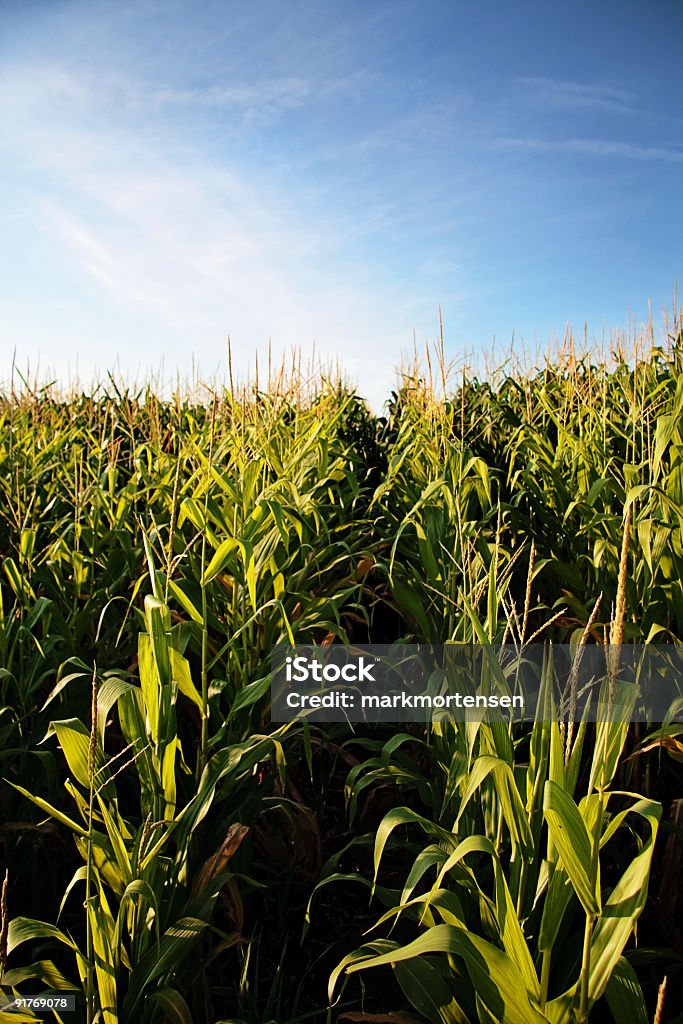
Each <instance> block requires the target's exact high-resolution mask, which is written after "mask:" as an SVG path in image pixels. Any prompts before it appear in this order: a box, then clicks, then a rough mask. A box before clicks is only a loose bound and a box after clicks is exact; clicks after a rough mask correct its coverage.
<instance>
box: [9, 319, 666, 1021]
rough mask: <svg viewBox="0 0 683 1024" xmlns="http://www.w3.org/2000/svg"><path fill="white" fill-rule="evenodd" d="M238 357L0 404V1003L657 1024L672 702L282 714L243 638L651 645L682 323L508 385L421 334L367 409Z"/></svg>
mask: <svg viewBox="0 0 683 1024" xmlns="http://www.w3.org/2000/svg"><path fill="white" fill-rule="evenodd" d="M269 378H270V379H269V380H268V382H267V383H266V384H265V386H264V385H263V382H262V385H261V386H259V384H258V383H255V384H254V383H252V384H247V385H244V386H239V387H236V386H234V385H230V386H228V387H213V388H206V389H205V390H204V391H203V392H202V393H201V394H197V393H189V392H188V393H187V394H183V393H181V392H180V391H179V392H178V393H177V394H175V395H174V396H173V397H171V398H168V399H162V398H160V397H159V396H158V395H157V394H155V392H154V391H153V390H152V389H151V388H146V389H142V390H139V391H134V390H131V389H130V388H128V389H126V388H123V387H121V386H117V385H116V384H115V383H114V382H113V380H112V379H111V378H110V379H109V384H108V385H107V386H106V387H104V386H102V387H100V388H96V389H91V391H90V392H88V393H76V392H74V393H72V394H69V395H68V396H61V395H59V394H58V393H57V392H56V391H55V390H54V389H52V388H44V389H40V388H38V387H31V386H29V385H28V384H26V383H24V384H22V385H21V386H14V385H12V386H8V387H7V388H6V389H5V391H4V393H3V394H2V396H0V465H1V472H0V488H1V489H2V500H1V502H0V554H1V558H2V567H1V572H0V775H1V776H2V780H3V781H2V785H1V787H0V853H1V854H2V859H3V862H4V866H5V870H4V880H5V881H4V886H3V889H2V910H1V912H2V923H1V928H0V986H1V990H2V994H3V1000H4V1004H5V1005H7V1003H8V1002H9V1001H10V1000H11V999H12V998H13V997H15V996H17V995H20V996H25V995H31V994H35V993H44V992H48V991H49V992H52V993H55V992H69V993H75V995H76V1010H75V1013H60V1011H59V1010H54V1011H52V1012H51V1014H50V1019H53V1020H58V1021H62V1020H63V1021H65V1022H66V1024H69V1022H70V1021H76V1020H78V1021H85V1022H87V1024H95V1022H101V1024H118V1022H120V1024H137V1022H139V1021H142V1020H144V1021H146V1022H149V1024H164V1022H170V1021H173V1022H181V1024H266V1022H274V1024H294V1022H299V1021H311V1022H330V1024H331V1022H336V1021H339V1022H340V1024H343V1022H352V1021H356V1022H359V1021H368V1022H376V1024H380V1022H387V1024H391V1022H396V1024H411V1022H412V1024H425V1022H429V1024H544V1022H545V1024H565V1022H566V1024H572V1022H575V1024H586V1022H588V1021H591V1022H599V1021H613V1022H615V1024H647V1022H652V1021H656V1022H658V1024H667V1022H668V1024H674V1022H679V1024H680V1022H683V1012H681V1007H683V971H682V970H681V965H682V958H683V931H682V929H681V923H680V922H681V920H683V880H682V872H681V864H682V862H683V861H682V855H683V792H682V791H681V761H682V760H683V726H681V725H680V724H677V722H676V719H677V718H679V717H680V714H679V712H680V710H681V706H682V705H680V702H679V705H678V706H673V707H672V710H671V715H670V720H669V721H667V722H665V723H652V724H651V725H650V726H647V727H646V726H644V725H642V724H641V725H639V724H637V723H636V724H631V725H629V724H623V725H621V724H614V723H611V724H610V723H598V724H597V725H594V726H592V725H589V724H587V723H586V722H585V721H584V722H581V723H579V724H578V725H577V726H576V728H573V727H572V726H567V727H566V728H565V727H564V726H561V725H560V724H558V723H557V722H555V723H553V722H543V721H540V720H539V721H536V722H534V723H530V724H529V725H524V726H515V727H514V728H513V727H509V728H508V727H507V726H506V727H502V726H501V727H498V726H496V725H495V724H487V723H451V724H447V723H441V724H438V723H437V724H434V725H433V726H431V727H430V728H425V727H422V726H417V725H407V726H402V727H401V728H397V727H394V726H390V725H387V724H384V725H377V726H373V727H370V726H368V727H367V728H361V727H356V728H354V727H352V726H350V725H342V724H335V725H329V726H324V727H323V726H315V725H313V724H312V723H307V722H306V721H305V719H304V720H294V721H292V722H289V723H286V724H284V725H278V726H276V725H275V724H273V722H272V721H271V717H270V706H269V699H270V667H269V666H270V662H269V657H270V652H271V649H272V647H273V646H274V645H276V644H282V643H291V644H294V643H315V644H324V645H328V644H331V643H375V644H391V643H393V642H394V641H398V640H404V641H406V642H422V641H424V642H428V643H435V644H443V643H446V642H452V643H474V644H485V643H505V642H506V641H510V640H512V641H514V642H515V643H518V644H520V645H522V646H523V645H525V644H527V643H534V642H537V641H539V640H543V641H551V640H552V641H555V642H559V643H571V644H574V645H577V647H581V646H583V645H586V644H605V643H615V644H617V645H620V644H633V643H637V644H652V643H657V644H678V643H680V642H681V641H682V640H683V318H681V317H680V316H678V317H675V318H674V326H673V328H671V327H670V328H669V329H668V332H667V334H666V337H665V340H664V341H663V342H662V343H661V344H659V345H655V344H654V341H653V339H652V338H651V337H649V336H646V335H643V336H641V337H639V338H636V339H634V340H631V342H630V344H627V343H626V341H624V340H622V341H621V342H619V341H617V342H616V343H614V344H613V345H612V347H611V349H610V350H609V351H607V352H599V353H598V352H596V351H593V350H586V351H579V349H578V347H577V346H574V345H573V344H570V343H567V344H566V345H565V346H564V348H563V350H561V351H559V352H557V353H555V354H554V355H552V356H548V357H547V358H546V359H545V361H544V363H543V365H542V367H541V368H540V369H538V368H536V369H533V370H526V369H524V368H522V367H521V366H514V365H511V364H509V363H508V364H507V365H506V366H505V367H503V368H501V369H498V370H495V371H493V372H490V373H487V374H476V373H474V372H473V371H471V370H468V369H467V368H461V369H460V370H459V371H457V372H453V371H450V370H449V368H448V367H447V366H446V365H445V362H444V358H443V353H442V352H441V351H436V352H432V353H428V357H427V359H426V361H425V362H424V364H423V365H421V366H420V365H418V364H417V363H416V364H415V365H414V366H413V365H411V366H409V367H407V368H404V370H403V372H402V376H401V378H400V384H399V385H398V386H397V389H396V391H395V392H394V394H393V395H392V397H391V399H390V401H389V402H388V403H387V407H386V415H383V416H376V415H374V414H373V413H372V412H371V411H370V410H369V409H368V407H367V406H366V404H365V403H364V401H363V400H362V399H361V398H360V397H359V395H358V393H357V391H356V390H355V389H354V388H352V387H350V386H349V385H347V384H345V383H344V381H343V379H342V378H341V377H339V378H337V377H334V376H332V377H331V378H329V377H325V375H322V374H321V375H320V376H319V378H318V379H314V380H311V379H307V380H304V379H303V378H302V376H301V375H300V374H298V373H297V372H295V370H294V369H293V370H292V371H291V372H284V371H282V372H281V373H280V374H279V375H272V374H269ZM0 1017H2V1019H7V1020H8V1021H31V1020H39V1019H45V1016H44V1015H43V1016H42V1017H41V1016H40V1015H39V1014H37V1013H35V1012H34V1011H33V1010H32V1009H31V1008H30V1006H26V1007H25V1008H23V1009H19V1010H12V1012H9V1010H6V1011H2V1010H0Z"/></svg>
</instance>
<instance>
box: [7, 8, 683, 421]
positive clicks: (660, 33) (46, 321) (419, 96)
mask: <svg viewBox="0 0 683 1024" xmlns="http://www.w3.org/2000/svg"><path fill="white" fill-rule="evenodd" d="M682 41H683V5H682V4H681V3H680V2H678V0H652V2H650V3H648V4H644V3H642V2H641V0H637V2H631V0H602V2H600V3H595V2H594V0H591V2H584V0H576V2H574V3H572V4H567V3H565V2H560V0H543V2H529V0H519V2H516V3H514V4H511V3H508V2H503V0H495V2H494V0H477V2H457V0H450V2H446V0H441V2H434V0H418V2H413V0H409V2H403V0H392V2H382V0H377V2H367V0H366V2H355V0H347V2H344V3H341V2H322V3H315V2H311V0H289V2H282V0H278V2H258V0H256V2H249V3H241V2H231V0H225V2H214V0H209V2H207V0H195V2H193V3H189V2H186V0H139V2H135V3H128V2H126V0H117V2H113V3H109V2H102V0H85V2H82V0H0V88H1V93H0V95H1V96H2V102H1V104H0V107H1V109H0V119H1V122H2V123H1V124H0V178H1V183H2V188H1V190H0V227H1V236H2V243H1V244H0V260H1V266H0V331H1V334H0V358H1V365H0V382H2V381H7V379H8V376H9V368H10V365H11V362H12V358H13V353H15V352H16V362H17V365H18V366H20V367H22V368H23V367H25V366H26V365H27V363H30V366H31V367H32V368H33V369H34V370H35V369H36V367H38V366H39V367H40V370H41V372H42V373H48V371H50V373H51V374H52V375H56V376H57V377H59V378H61V379H62V380H66V379H67V378H68V377H69V375H71V376H73V375H74V374H75V373H76V372H78V374H79V376H80V377H81V379H82V380H84V381H87V380H89V379H91V378H92V377H93V376H94V375H97V374H99V375H103V374H104V372H105V371H106V370H108V369H112V370H116V371H117V372H119V373H120V374H124V375H127V376H129V377H135V376H137V377H138V378H140V377H141V376H143V375H144V374H145V373H147V372H148V371H149V370H155V369H158V368H159V366H160V365H161V363H162V361H163V372H164V375H165V377H166V378H167V379H172V378H173V377H174V375H175V373H176V371H179V372H180V373H181V374H183V375H187V374H190V373H191V372H192V368H193V365H194V366H195V367H196V366H199V369H200V372H201V373H203V374H204V375H206V376H208V375H209V374H212V373H214V372H219V373H221V372H223V370H224V369H225V365H226V339H227V336H228V334H229V335H230V336H231V339H232V347H233V359H234V362H235V366H236V368H240V369H242V370H244V369H245V368H246V366H247V365H249V364H251V363H253V357H254V352H255V350H256V349H260V351H261V353H262V357H263V353H265V350H266V347H267V344H268V338H270V339H271V344H272V349H273V353H274V358H276V357H277V355H278V354H279V353H281V352H283V351H288V350H290V349H291V347H292V346H294V345H297V346H299V347H300V348H301V349H302V351H303V353H304V355H306V354H307V353H310V352H311V350H312V347H313V344H314V343H315V351H316V352H317V353H318V355H319V356H320V357H321V358H324V359H327V358H336V357H339V358H340V359H341V362H342V364H343V366H344V367H345V369H346V370H347V372H348V373H349V375H350V376H351V377H352V378H353V379H354V380H355V381H356V382H357V383H358V385H359V390H360V392H361V393H362V394H364V395H367V396H368V397H369V398H370V399H371V400H372V401H373V403H374V404H376V405H378V404H379V403H380V402H381V401H382V399H383V398H384V397H385V396H386V395H387V394H388V392H389V391H390V389H391V387H392V386H393V384H394V380H395V375H394V370H395V367H396V365H397V364H398V363H399V362H400V359H401V353H402V352H406V351H409V350H410V349H411V348H412V339H413V335H415V337H416V339H417V343H418V345H419V346H421V345H423V344H424V342H425V340H426V339H431V340H434V339H435V338H436V336H437V333H438V307H439V305H440V306H441V308H442V311H443V321H444V337H445V341H446V347H447V351H448V354H449V356H450V357H452V358H454V359H455V360H456V361H457V360H460V359H461V358H462V354H463V353H464V352H472V351H474V352H477V351H483V350H485V351H489V350H490V349H491V346H492V342H493V339H494V337H495V339H496V346H497V350H498V351H500V352H503V351H504V350H507V348H508V347H509V344H510V339H511V338H512V335H513V332H514V337H515V344H516V345H519V346H521V344H522V341H523V342H524V344H525V345H526V347H527V348H529V349H532V350H533V349H535V348H536V347H537V346H540V347H542V348H543V347H545V345H546V343H547V342H548V339H549V338H551V337H552V336H553V335H561V334H562V333H563V331H564V327H565V324H566V323H567V322H570V323H572V324H574V325H575V326H576V327H577V329H578V331H579V332H580V333H582V332H583V326H584V323H585V322H587V323H588V329H589V332H590V333H592V334H595V335H598V336H599V335H600V334H601V332H602V329H603V326H604V327H605V328H606V329H607V330H609V329H611V328H613V327H619V326H621V327H625V326H626V323H627V319H628V316H629V312H630V315H631V317H633V318H635V319H636V320H637V322H638V323H640V322H641V321H643V320H646V319H647V316H648V303H651V304H652V308H653V312H654V316H655V320H656V321H659V320H660V310H661V309H662V308H663V307H665V306H669V307H670V306H671V303H672V299H673V292H674V285H675V283H676V282H677V281H679V282H682V279H683V274H682V273H681V271H682V269H683V243H682V242H681V238H682V237H683V231H682V230H681V229H682V227H683V189H682V188H681V183H682V181H683V115H682V114H681V105H680V101H681V94H682V92H683V89H682V85H683V76H682V75H681V70H680V47H681V42H682ZM682 283H683V282H682ZM193 361H194V362H193Z"/></svg>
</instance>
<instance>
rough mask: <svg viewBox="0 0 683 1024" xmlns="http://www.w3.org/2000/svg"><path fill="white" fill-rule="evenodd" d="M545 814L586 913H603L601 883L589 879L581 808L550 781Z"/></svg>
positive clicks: (587, 844)
mask: <svg viewBox="0 0 683 1024" xmlns="http://www.w3.org/2000/svg"><path fill="white" fill-rule="evenodd" d="M543 813H544V815H545V819H546V821H547V822H548V830H549V832H550V836H551V838H552V841H553V843H554V844H555V846H556V847H557V850H558V852H559V854H560V858H561V860H562V864H563V865H564V868H565V870H566V872H567V874H568V875H569V879H570V881H571V883H572V885H573V886H574V889H575V890H576V895H577V896H578V897H579V899H580V900H581V903H582V904H583V907H584V909H585V911H586V913H587V914H594V915H595V914H599V913H600V882H599V878H598V879H597V881H596V885H595V886H594V885H593V884H592V883H591V880H590V872H591V841H590V838H589V836H588V832H587V830H586V826H585V824H584V822H583V819H582V818H581V815H580V814H579V809H578V807H577V806H576V804H575V803H574V801H573V800H572V798H571V797H570V796H569V794H568V793H566V792H565V791H564V789H562V787H561V786H558V784H557V783H556V782H552V781H551V780H550V779H548V781H547V782H546V784H545V792H544V798H543Z"/></svg>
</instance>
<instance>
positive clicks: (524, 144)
mask: <svg viewBox="0 0 683 1024" xmlns="http://www.w3.org/2000/svg"><path fill="white" fill-rule="evenodd" d="M497 144H498V145H500V146H504V147H506V148H509V149H527V150H538V151H542V152H548V153H576V154H578V155H585V156H596V157H605V158H611V157H616V158H618V159H622V160H641V161H646V160H659V161H664V162H665V163H675V164H678V163H682V162H683V150H680V149H671V148H668V147H665V146H641V145H637V144H634V143H631V142H615V141H612V140H610V139H533V138H514V137H503V138H500V139H498V140H497Z"/></svg>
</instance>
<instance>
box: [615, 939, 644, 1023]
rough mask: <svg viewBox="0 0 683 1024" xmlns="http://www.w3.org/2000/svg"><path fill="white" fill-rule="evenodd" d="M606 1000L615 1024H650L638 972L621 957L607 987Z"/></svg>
mask: <svg viewBox="0 0 683 1024" xmlns="http://www.w3.org/2000/svg"><path fill="white" fill-rule="evenodd" d="M605 998H606V999H607V1005H608V1006H609V1008H610V1010H611V1013H612V1016H613V1017H614V1021H615V1024H649V1021H650V1018H649V1016H648V1012H647V1007H646V1006H645V997H644V996H643V990H642V988H641V987H640V984H639V982H638V979H637V977H636V972H635V971H634V970H633V968H632V967H631V965H630V963H629V962H628V960H626V959H625V958H624V957H623V956H620V957H619V959H618V960H617V963H616V965H615V967H614V970H613V971H612V974H611V975H610V979H609V981H608V982H607V985H606V987H605Z"/></svg>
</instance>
